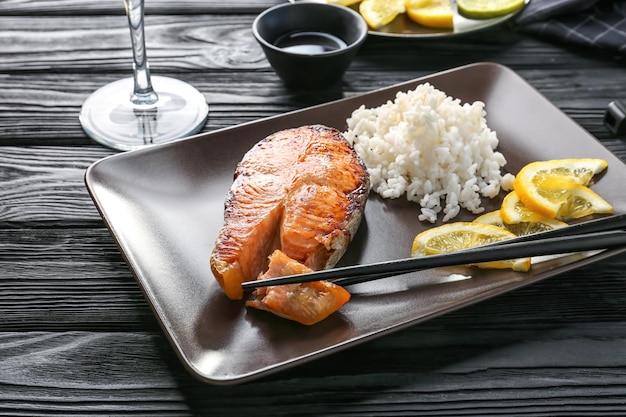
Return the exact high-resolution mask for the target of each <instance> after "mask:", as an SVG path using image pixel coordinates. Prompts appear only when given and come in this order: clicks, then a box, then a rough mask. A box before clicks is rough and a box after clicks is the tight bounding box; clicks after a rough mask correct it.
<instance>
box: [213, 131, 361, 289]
mask: <svg viewBox="0 0 626 417" xmlns="http://www.w3.org/2000/svg"><path fill="white" fill-rule="evenodd" d="M368 193H369V176H368V174H367V170H366V168H365V165H364V164H363V162H362V161H361V159H360V158H359V156H358V155H357V154H356V152H354V150H353V149H352V147H351V146H350V144H349V143H348V142H347V141H346V140H345V139H344V137H343V135H342V134H341V132H339V131H338V130H336V129H333V128H329V127H326V126H322V125H314V126H302V127H298V128H293V129H286V130H283V131H280V132H277V133H274V134H272V135H270V136H268V137H266V138H265V139H263V140H261V141H260V142H258V143H257V144H256V145H255V146H253V147H252V149H250V150H249V151H248V152H247V153H246V154H245V155H244V157H243V159H242V160H241V161H240V162H239V164H238V165H237V168H236V170H235V175H234V181H233V184H232V186H231V188H230V190H229V193H228V196H227V198H226V202H225V204H224V225H223V227H222V229H221V230H220V232H219V234H218V236H217V238H216V242H215V246H214V248H213V252H212V254H211V259H210V262H211V270H212V271H213V274H214V276H215V278H216V280H217V282H218V283H219V284H220V286H221V287H222V288H223V290H224V292H225V293H226V295H227V296H228V297H229V298H231V299H241V298H242V297H243V290H242V288H241V284H242V283H243V282H245V281H250V280H255V279H257V278H258V277H259V275H260V274H262V273H263V272H264V271H265V270H266V269H267V265H268V257H269V256H270V254H272V253H273V252H274V250H276V249H280V250H281V251H282V252H283V253H284V254H285V255H286V256H287V257H289V258H291V259H293V260H295V261H297V262H299V263H301V264H303V265H304V266H306V267H307V268H310V269H312V270H319V269H325V268H330V267H332V266H334V265H335V264H336V263H337V262H338V261H339V259H340V258H341V256H342V255H343V254H344V253H345V251H346V250H347V247H348V244H349V242H350V241H351V240H352V238H353V236H354V234H355V233H356V231H357V229H358V227H359V224H360V222H361V219H362V216H363V211H364V209H365V203H366V200H367V196H368Z"/></svg>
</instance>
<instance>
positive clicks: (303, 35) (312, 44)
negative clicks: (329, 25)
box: [274, 32, 347, 55]
mask: <svg viewBox="0 0 626 417" xmlns="http://www.w3.org/2000/svg"><path fill="white" fill-rule="evenodd" d="M274 45H275V46H277V47H279V48H281V49H283V50H285V51H288V52H291V53H294V54H304V55H316V54H323V53H325V52H332V51H337V50H339V49H342V48H345V47H346V46H347V45H346V43H345V42H344V41H343V40H342V39H340V38H338V37H337V36H335V35H332V34H330V33H325V32H292V33H287V34H285V35H282V36H280V37H279V38H278V39H276V41H275V42H274Z"/></svg>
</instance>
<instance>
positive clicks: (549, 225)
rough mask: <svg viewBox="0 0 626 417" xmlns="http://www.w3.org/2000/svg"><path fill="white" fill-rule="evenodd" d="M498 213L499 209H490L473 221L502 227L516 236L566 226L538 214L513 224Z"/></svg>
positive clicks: (563, 223)
mask: <svg viewBox="0 0 626 417" xmlns="http://www.w3.org/2000/svg"><path fill="white" fill-rule="evenodd" d="M500 214H501V210H495V211H491V212H489V213H485V214H483V215H482V216H479V217H477V218H476V219H474V222H475V223H485V224H492V225H494V226H498V227H502V228H504V229H506V230H508V231H509V232H512V233H513V234H515V235H516V236H524V235H530V234H533V233H539V232H547V231H548V230H554V229H560V228H561V227H565V226H567V223H565V222H562V221H560V220H557V219H546V218H542V217H538V216H537V217H535V218H534V220H532V221H522V222H519V223H515V224H509V223H506V222H505V221H504V219H503V218H502V216H501V215H500Z"/></svg>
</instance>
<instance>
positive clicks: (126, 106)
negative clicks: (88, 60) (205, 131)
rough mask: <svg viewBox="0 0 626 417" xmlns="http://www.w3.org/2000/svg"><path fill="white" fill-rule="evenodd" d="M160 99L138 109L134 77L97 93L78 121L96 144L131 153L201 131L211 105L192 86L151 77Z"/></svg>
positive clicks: (88, 102) (86, 102)
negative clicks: (133, 100) (134, 98)
mask: <svg viewBox="0 0 626 417" xmlns="http://www.w3.org/2000/svg"><path fill="white" fill-rule="evenodd" d="M151 80H152V85H153V87H154V91H155V92H156V93H157V94H158V96H159V100H158V101H157V102H156V103H155V104H153V105H147V106H138V105H135V104H133V103H131V101H130V97H131V95H132V94H133V86H134V80H133V78H132V77H131V78H124V79H122V80H118V81H114V82H112V83H110V84H107V85H105V86H103V87H101V88H99V89H98V90H96V91H94V92H93V93H92V94H91V95H90V96H89V97H87V100H85V102H84V103H83V107H82V109H81V111H80V115H79V120H80V123H81V125H82V127H83V130H84V131H85V133H87V135H89V136H90V137H91V138H92V139H94V140H95V141H96V142H98V143H101V144H102V145H105V146H108V147H110V148H113V149H118V150H122V151H129V150H133V149H138V148H142V147H145V146H149V145H154V144H158V143H165V142H169V141H172V140H175V139H181V138H184V137H187V136H190V135H193V134H194V133H197V132H198V131H200V129H202V127H203V126H204V124H205V123H206V119H207V116H208V113H209V106H208V104H207V102H206V100H205V98H204V96H203V95H202V94H201V93H200V92H199V91H198V90H196V89H195V88H194V87H193V86H191V85H189V84H187V83H185V82H183V81H180V80H177V79H174V78H169V77H160V76H154V77H151Z"/></svg>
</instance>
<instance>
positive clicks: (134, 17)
mask: <svg viewBox="0 0 626 417" xmlns="http://www.w3.org/2000/svg"><path fill="white" fill-rule="evenodd" d="M143 3H144V0H124V7H125V8H126V15H127V16H128V25H129V26H130V41H131V44H132V47H133V76H134V79H135V86H134V90H133V95H132V97H131V99H130V101H131V102H132V103H133V104H136V105H143V106H149V105H152V104H155V103H156V102H157V101H158V100H159V96H158V95H157V94H156V92H155V91H154V89H153V88H152V82H151V81H150V67H149V65H148V56H147V55H146V40H145V36H144V31H143Z"/></svg>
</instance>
